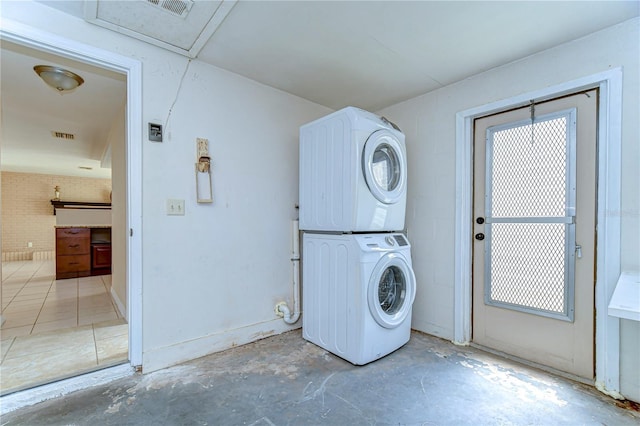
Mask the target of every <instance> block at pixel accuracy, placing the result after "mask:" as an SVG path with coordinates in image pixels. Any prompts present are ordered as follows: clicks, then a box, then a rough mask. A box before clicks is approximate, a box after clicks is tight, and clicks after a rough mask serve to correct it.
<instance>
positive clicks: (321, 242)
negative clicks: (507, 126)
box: [299, 107, 416, 365]
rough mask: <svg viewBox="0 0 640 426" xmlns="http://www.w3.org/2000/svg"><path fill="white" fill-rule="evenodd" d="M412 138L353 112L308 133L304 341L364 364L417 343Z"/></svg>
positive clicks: (303, 168) (303, 172)
mask: <svg viewBox="0 0 640 426" xmlns="http://www.w3.org/2000/svg"><path fill="white" fill-rule="evenodd" d="M406 188H407V159H406V149H405V141H404V134H403V133H402V132H401V131H400V129H398V127H397V126H395V125H394V124H393V123H391V122H389V121H388V120H386V119H385V118H383V117H379V116H377V115H374V114H372V113H370V112H367V111H364V110H361V109H359V108H354V107H347V108H344V109H342V110H340V111H336V112H334V113H332V114H330V115H328V116H326V117H323V118H320V119H318V120H316V121H313V122H311V123H308V124H306V125H304V126H302V127H301V128H300V218H299V226H300V230H301V231H303V235H302V241H303V245H302V292H303V322H302V335H303V337H304V338H305V339H306V340H308V341H310V342H312V343H314V344H316V345H318V346H320V347H322V348H324V349H326V350H328V351H329V352H332V353H333V354H335V355H338V356H340V357H341V358H344V359H346V360H347V361H349V362H351V363H353V364H356V365H363V364H367V363H369V362H371V361H374V360H376V359H379V358H381V357H383V356H385V355H387V354H389V353H391V352H393V351H395V350H396V349H398V348H400V347H401V346H403V345H404V344H405V343H407V342H408V341H409V337H410V333H411V308H412V304H413V301H414V299H415V293H416V283H415V276H414V273H413V270H412V268H411V246H410V244H409V241H408V240H407V238H406V236H405V235H404V234H403V233H402V231H403V229H404V221H405V211H406V199H407V193H406Z"/></svg>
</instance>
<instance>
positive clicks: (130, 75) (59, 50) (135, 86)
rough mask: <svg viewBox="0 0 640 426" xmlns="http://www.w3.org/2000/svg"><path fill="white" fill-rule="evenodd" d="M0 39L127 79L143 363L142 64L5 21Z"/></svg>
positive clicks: (137, 357)
mask: <svg viewBox="0 0 640 426" xmlns="http://www.w3.org/2000/svg"><path fill="white" fill-rule="evenodd" d="M0 38H1V39H2V40H7V41H11V42H13V43H16V44H20V45H22V46H27V47H30V48H33V49H37V50H40V51H43V52H47V53H50V54H53V55H57V56H62V57H65V58H69V59H73V60H76V61H79V62H83V63H86V64H90V65H94V66H97V67H100V68H105V69H108V70H111V71H115V72H119V73H122V74H125V75H126V76H127V130H126V131H127V227H128V228H129V229H133V230H135V232H134V233H133V237H131V238H129V239H128V241H127V272H126V273H127V299H128V302H129V303H128V306H127V308H128V311H127V319H128V322H129V360H130V362H131V365H133V366H138V365H141V363H142V238H141V234H142V232H141V229H142V201H141V200H142V148H141V145H142V64H141V62H140V61H138V60H135V59H132V58H128V57H126V56H122V55H118V54H116V53H112V52H109V51H106V50H102V49H98V48H95V47H92V46H89V45H86V44H82V43H78V42H76V41H73V40H69V39H66V38H63V37H60V36H57V35H54V34H50V33H46V32H44V31H40V30H38V29H35V28H33V27H29V26H26V25H24V24H21V23H18V22H15V21H11V20H9V19H2V26H1V28H0Z"/></svg>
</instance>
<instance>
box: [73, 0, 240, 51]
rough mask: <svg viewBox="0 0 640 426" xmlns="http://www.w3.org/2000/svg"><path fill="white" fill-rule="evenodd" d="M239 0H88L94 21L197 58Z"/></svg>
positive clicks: (87, 11)
mask: <svg viewBox="0 0 640 426" xmlns="http://www.w3.org/2000/svg"><path fill="white" fill-rule="evenodd" d="M237 1H238V0H202V1H194V0H131V1H113V0H84V2H85V3H84V18H85V19H86V20H87V21H88V22H91V23H93V24H96V25H100V26H101V27H105V28H109V29H110V30H113V31H116V32H118V33H120V34H124V35H128V36H130V37H134V38H137V39H139V40H142V41H145V42H147V43H151V44H154V45H156V46H160V47H162V48H164V49H168V50H170V51H172V52H176V53H180V54H181V55H185V56H188V57H190V58H195V57H197V56H198V53H199V52H200V50H201V49H202V47H203V46H204V45H205V43H206V42H207V41H208V40H209V38H210V37H211V36H212V35H213V33H214V32H215V31H216V30H217V29H218V27H219V26H220V25H222V22H223V21H224V19H225V18H226V16H227V15H228V14H229V12H230V11H231V9H232V8H233V6H234V5H235V4H236V2H237Z"/></svg>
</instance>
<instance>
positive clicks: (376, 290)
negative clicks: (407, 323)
mask: <svg viewBox="0 0 640 426" xmlns="http://www.w3.org/2000/svg"><path fill="white" fill-rule="evenodd" d="M415 281H416V279H415V276H414V274H413V270H412V269H411V266H409V264H408V263H407V262H406V260H404V258H403V257H402V256H400V255H398V254H396V253H389V254H387V255H386V256H384V257H383V258H381V259H380V260H379V261H378V264H377V265H376V266H375V268H374V269H373V272H372V273H371V278H370V280H369V291H368V293H369V311H370V312H371V315H372V316H373V318H374V319H375V320H376V322H377V323H378V324H379V325H381V326H382V327H385V328H395V327H397V326H399V325H400V324H402V322H403V321H404V320H405V319H406V317H407V315H409V313H410V312H411V305H412V304H413V300H414V299H415V296H416V284H415Z"/></svg>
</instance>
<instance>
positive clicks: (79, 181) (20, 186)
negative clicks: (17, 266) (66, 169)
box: [1, 172, 111, 258]
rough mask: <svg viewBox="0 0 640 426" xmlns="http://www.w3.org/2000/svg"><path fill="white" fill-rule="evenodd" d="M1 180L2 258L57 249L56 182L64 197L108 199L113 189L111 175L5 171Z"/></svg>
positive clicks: (88, 199) (66, 199)
mask: <svg viewBox="0 0 640 426" xmlns="http://www.w3.org/2000/svg"><path fill="white" fill-rule="evenodd" d="M1 182H2V253H3V258H7V257H8V256H9V254H8V253H15V254H14V255H13V257H16V256H18V257H20V256H25V254H23V253H26V256H27V257H29V255H32V254H33V253H34V252H35V253H39V252H55V232H54V226H55V223H56V217H55V216H54V215H53V206H52V205H51V199H52V198H54V193H53V191H54V189H53V188H54V187H55V186H56V185H58V186H59V187H60V198H61V199H62V200H63V201H87V202H109V193H110V192H111V179H91V178H82V177H73V176H57V175H40V174H30V173H14V172H2V177H1ZM29 242H32V243H33V247H32V248H29V247H27V245H28V243H29ZM36 256H37V254H36ZM29 258H30V257H29Z"/></svg>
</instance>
